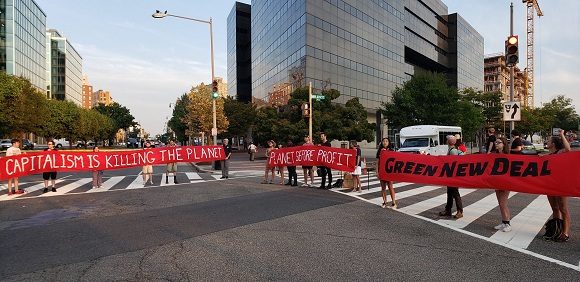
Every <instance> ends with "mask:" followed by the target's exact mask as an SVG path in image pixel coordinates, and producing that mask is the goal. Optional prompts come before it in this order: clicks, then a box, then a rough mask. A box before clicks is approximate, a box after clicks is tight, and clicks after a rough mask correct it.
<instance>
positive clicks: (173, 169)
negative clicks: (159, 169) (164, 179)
mask: <svg viewBox="0 0 580 282" xmlns="http://www.w3.org/2000/svg"><path fill="white" fill-rule="evenodd" d="M167 172H177V163H168V164H167Z"/></svg>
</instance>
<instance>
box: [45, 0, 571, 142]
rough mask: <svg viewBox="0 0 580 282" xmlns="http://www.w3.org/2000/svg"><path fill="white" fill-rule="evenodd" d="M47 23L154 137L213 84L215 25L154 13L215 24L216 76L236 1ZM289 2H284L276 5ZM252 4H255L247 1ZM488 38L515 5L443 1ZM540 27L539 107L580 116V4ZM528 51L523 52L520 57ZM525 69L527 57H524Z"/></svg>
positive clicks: (552, 2) (71, 15) (68, 11)
mask: <svg viewBox="0 0 580 282" xmlns="http://www.w3.org/2000/svg"><path fill="white" fill-rule="evenodd" d="M36 1H37V3H38V4H39V5H40V6H41V8H42V9H43V10H44V11H45V13H46V14H47V25H48V27H49V28H56V29H58V30H59V31H60V32H61V33H62V34H64V35H65V36H66V37H68V38H69V40H70V41H71V42H72V44H73V45H74V46H75V48H76V49H77V50H78V51H79V53H80V54H81V56H82V57H83V69H84V72H85V74H87V75H88V78H89V82H90V83H91V84H92V85H93V87H94V89H95V90H97V89H105V90H109V91H111V95H112V97H113V99H114V100H115V101H117V102H119V103H121V104H122V105H125V106H127V107H128V108H129V109H130V110H131V112H132V113H133V115H134V116H135V118H136V120H137V121H138V122H140V123H141V124H142V125H143V126H144V127H145V129H146V130H147V131H148V132H150V133H152V134H156V133H160V132H162V130H163V128H164V125H165V121H166V118H167V117H170V116H171V109H170V108H169V103H170V102H174V101H175V100H176V99H177V98H178V97H179V96H181V95H182V94H183V93H185V92H187V91H188V90H189V89H190V88H191V86H192V85H197V84H198V83H200V82H209V81H210V78H211V73H210V51H209V27H208V25H206V24H202V23H196V22H191V21H186V20H181V19H176V18H165V19H161V20H159V19H153V18H152V17H151V14H152V13H153V12H154V11H155V10H167V11H168V12H169V13H172V14H175V15H181V16H187V17H192V18H199V19H205V20H207V19H209V17H212V18H213V22H214V24H213V26H214V45H215V62H216V68H215V70H216V76H220V77H223V78H226V79H227V77H226V76H227V75H226V72H227V70H226V58H227V57H226V36H227V34H226V19H227V16H228V14H229V12H230V10H231V8H232V7H233V4H234V2H235V1H233V0H213V1H199V0H172V1H169V0H146V1H145V0H122V1H120V0H76V1H70V0H36ZM275 1H282V0H275ZM241 2H244V3H249V2H250V0H247V1H241ZM444 3H445V4H447V5H448V7H449V12H450V13H453V12H459V13H460V15H462V16H463V17H464V18H465V19H466V20H467V21H468V22H469V23H470V24H472V25H473V26H474V27H475V28H476V29H477V30H478V31H479V32H480V33H481V34H482V35H483V36H484V39H485V52H486V53H496V52H501V51H503V44H504V43H503V42H504V40H505V37H507V35H508V33H509V1H507V0H488V1H476V0H444ZM514 5H515V8H514V11H515V14H514V16H515V24H516V26H515V33H516V34H518V35H520V38H522V39H521V40H520V41H521V42H522V43H523V42H524V41H523V39H525V16H524V15H525V8H524V5H523V4H522V3H521V1H519V0H516V1H514ZM540 6H541V7H542V10H543V11H544V14H545V16H544V17H542V18H540V20H537V21H536V23H537V24H536V32H537V34H536V64H535V66H536V104H539V102H540V101H548V100H550V99H551V98H553V97H554V96H555V95H557V94H563V95H566V96H568V97H571V98H573V99H574V102H575V106H576V109H577V110H578V111H580V75H579V74H578V68H577V66H578V65H580V56H578V55H577V53H578V51H579V50H580V1H577V0H549V1H547V0H544V1H542V0H540ZM524 49H525V48H523V47H521V46H520V52H522V51H523V50H524ZM520 58H521V59H523V60H521V61H522V62H523V63H520V66H522V68H523V67H525V65H524V63H525V59H524V54H522V53H520Z"/></svg>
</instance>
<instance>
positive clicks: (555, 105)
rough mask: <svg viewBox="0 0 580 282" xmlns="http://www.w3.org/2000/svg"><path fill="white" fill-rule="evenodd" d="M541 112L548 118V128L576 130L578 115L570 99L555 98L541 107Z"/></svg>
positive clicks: (563, 97) (560, 96) (561, 96)
mask: <svg viewBox="0 0 580 282" xmlns="http://www.w3.org/2000/svg"><path fill="white" fill-rule="evenodd" d="M542 112H543V114H544V116H545V117H547V118H549V119H548V123H549V124H548V126H549V127H558V128H562V129H564V130H572V129H577V128H578V114H577V113H576V109H575V108H574V106H573V105H572V99H570V98H566V97H565V96H563V95H559V96H556V98H554V99H552V100H551V101H550V102H548V103H546V104H544V105H543V107H542Z"/></svg>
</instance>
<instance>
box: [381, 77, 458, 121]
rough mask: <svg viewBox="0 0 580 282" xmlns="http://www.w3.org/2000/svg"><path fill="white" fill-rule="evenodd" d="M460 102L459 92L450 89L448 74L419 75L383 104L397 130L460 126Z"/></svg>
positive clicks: (388, 118)
mask: <svg viewBox="0 0 580 282" xmlns="http://www.w3.org/2000/svg"><path fill="white" fill-rule="evenodd" d="M458 101H459V94H458V92H457V90H456V89H454V88H451V87H449V86H447V84H446V79H445V76H444V75H442V74H433V73H418V74H417V75H415V76H414V77H413V78H412V79H410V80H409V81H407V82H405V84H403V87H397V88H396V89H395V90H394V91H393V93H392V100H391V101H389V102H383V103H382V112H383V115H384V116H385V117H386V118H387V122H388V124H389V125H390V126H391V127H393V128H399V129H400V128H403V127H406V126H411V125H419V124H431V125H456V124H457V123H458V116H457V111H455V109H457V106H458Z"/></svg>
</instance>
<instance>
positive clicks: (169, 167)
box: [165, 140, 177, 184]
mask: <svg viewBox="0 0 580 282" xmlns="http://www.w3.org/2000/svg"><path fill="white" fill-rule="evenodd" d="M175 146H177V145H176V144H175V141H173V140H171V141H169V147H175ZM170 173H172V174H173V183H174V184H177V162H173V163H168V164H167V167H166V169H165V184H169V174H170Z"/></svg>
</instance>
